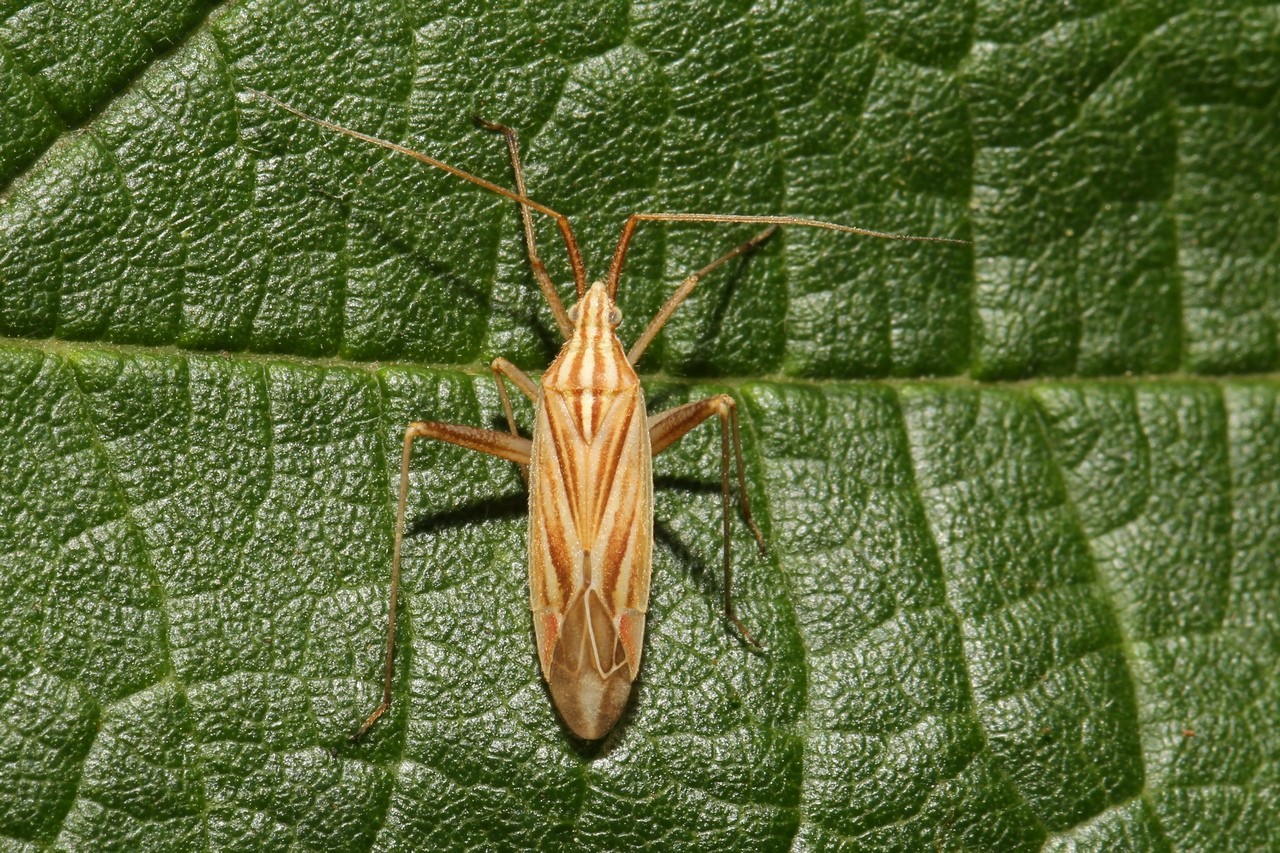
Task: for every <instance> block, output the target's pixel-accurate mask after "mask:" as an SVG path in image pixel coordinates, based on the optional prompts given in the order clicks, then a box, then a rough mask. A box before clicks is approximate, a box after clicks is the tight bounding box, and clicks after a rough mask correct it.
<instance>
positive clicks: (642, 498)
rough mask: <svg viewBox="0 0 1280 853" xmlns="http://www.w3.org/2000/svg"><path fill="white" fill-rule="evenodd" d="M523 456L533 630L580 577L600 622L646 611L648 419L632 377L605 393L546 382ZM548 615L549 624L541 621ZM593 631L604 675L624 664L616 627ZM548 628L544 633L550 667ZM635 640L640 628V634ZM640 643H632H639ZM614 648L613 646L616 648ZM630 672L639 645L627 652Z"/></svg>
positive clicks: (559, 614)
mask: <svg viewBox="0 0 1280 853" xmlns="http://www.w3.org/2000/svg"><path fill="white" fill-rule="evenodd" d="M542 403H543V404H542V406H540V407H539V413H538V420H537V424H536V426H535V428H534V437H533V450H532V454H531V458H530V468H531V476H530V494H529V590H530V596H531V605H532V607H533V611H534V614H535V623H536V624H538V628H539V634H540V635H543V634H544V633H545V629H546V628H552V629H553V630H554V634H558V633H559V631H558V628H559V620H561V619H563V617H564V614H565V613H566V611H567V610H568V608H569V606H570V604H571V603H572V602H573V600H574V597H575V595H577V593H578V592H579V591H581V590H583V588H584V587H589V588H590V589H592V590H594V592H595V595H592V596H590V597H589V598H588V604H587V606H588V607H591V606H602V607H603V609H604V610H605V612H604V613H601V614H596V615H594V616H593V617H592V619H591V620H590V621H593V622H594V621H598V620H599V619H601V618H604V619H607V623H605V622H601V623H600V627H601V628H602V629H605V628H606V626H611V633H613V634H616V633H617V632H618V631H619V627H618V626H619V619H620V617H621V616H622V615H623V614H624V613H626V612H627V611H634V612H635V614H636V615H640V614H643V613H644V612H645V610H646V608H647V606H648V600H649V572H650V566H651V561H652V556H653V475H652V462H651V457H650V451H649V430H648V420H647V417H646V414H645V408H644V397H643V394H642V392H641V390H640V387H639V385H638V384H636V385H635V386H634V387H632V388H627V389H625V390H618V391H616V392H611V393H604V394H602V393H599V392H593V391H589V390H581V389H574V390H573V391H569V392H562V391H558V390H550V389H547V388H546V387H544V393H543V401H542ZM548 617H552V618H554V619H555V620H556V621H555V624H554V625H552V624H548V623H547V619H548ZM601 633H602V632H601V631H596V632H595V635H594V636H595V642H596V643H597V644H598V645H597V653H596V655H595V656H594V657H595V661H596V663H597V668H598V669H600V670H602V671H600V675H601V676H602V677H604V676H607V675H608V674H609V670H611V669H612V668H615V667H616V666H617V665H619V664H621V663H622V661H621V660H619V657H620V655H619V654H617V652H616V651H615V650H614V649H613V648H611V647H605V643H606V641H608V645H609V646H612V645H613V639H614V637H608V636H600V634H601ZM554 634H553V635H552V636H551V637H547V638H546V639H549V640H552V642H551V643H546V642H542V640H543V639H544V637H543V636H539V640H540V642H539V653H540V655H541V656H542V664H543V671H544V673H545V674H548V677H549V672H550V656H551V653H552V651H553V649H552V646H553V645H554ZM637 640H638V638H637ZM637 645H638V643H637ZM619 651H620V650H619ZM625 658H626V660H625V662H626V663H627V664H628V669H630V670H631V673H630V675H631V678H634V677H635V670H636V669H638V667H639V655H638V654H634V655H632V654H626V655H625Z"/></svg>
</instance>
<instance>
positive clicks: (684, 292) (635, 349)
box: [627, 225, 778, 365]
mask: <svg viewBox="0 0 1280 853" xmlns="http://www.w3.org/2000/svg"><path fill="white" fill-rule="evenodd" d="M777 230H778V226H776V225H771V226H769V227H768V228H766V229H765V230H763V231H761V232H760V233H759V234H757V235H756V236H754V237H752V238H751V239H750V240H748V241H746V242H745V243H742V244H741V245H739V246H737V247H735V248H733V249H731V250H730V251H728V252H725V253H724V254H723V255H721V256H720V257H718V258H716V259H715V260H714V261H712V262H711V263H709V264H707V265H706V266H705V267H703V268H702V269H700V270H698V271H697V272H696V273H694V274H693V275H691V276H689V277H688V278H686V279H685V280H684V281H682V282H680V286H679V287H677V288H676V290H675V293H672V294H671V297H670V298H669V299H667V301H666V303H665V304H664V305H663V306H662V308H661V309H659V310H658V313H657V314H654V315H653V319H652V320H650V321H649V325H647V326H645V327H644V331H643V332H642V333H641V334H640V337H638V338H636V342H635V343H634V344H632V345H631V352H629V353H627V361H629V362H631V364H632V365H634V364H635V363H636V362H638V361H639V360H640V356H642V355H644V351H645V350H646V349H648V348H649V344H651V343H653V339H654V338H655V337H657V335H658V332H660V331H662V327H663V326H665V325H667V321H668V320H670V319H671V315H672V314H674V313H675V311H676V309H677V308H679V307H680V303H681V302H684V301H685V299H687V298H688V296H689V294H690V293H693V289H694V288H695V287H697V286H698V282H699V281H701V280H702V277H703V276H705V275H706V274H707V273H709V272H711V271H712V270H713V269H715V268H716V267H718V266H720V265H721V264H725V263H728V262H729V261H731V260H733V259H734V258H736V257H738V256H739V255H745V254H746V253H747V252H750V251H751V250H752V249H754V248H755V247H756V246H759V245H760V244H761V243H763V242H764V241H765V240H768V239H769V238H770V237H772V236H773V232H775V231H777Z"/></svg>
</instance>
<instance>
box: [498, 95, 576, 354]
mask: <svg viewBox="0 0 1280 853" xmlns="http://www.w3.org/2000/svg"><path fill="white" fill-rule="evenodd" d="M473 118H474V119H475V122H476V124H478V125H480V126H481V127H483V128H485V129H486V130H492V131H493V132H494V133H501V134H502V135H503V137H505V138H506V140H507V151H508V152H509V153H510V154H511V171H512V172H514V173H515V177H516V192H517V193H519V194H520V195H522V196H527V195H528V193H527V192H525V186H524V166H522V165H521V164H520V145H519V143H517V142H516V132H515V131H514V130H512V129H511V128H509V127H507V126H506V125H505V124H497V123H496V122H491V121H485V120H484V119H482V118H480V117H479V116H473ZM520 220H521V221H522V222H523V223H524V243H525V246H526V247H527V248H528V250H529V266H530V267H532V268H533V277H534V278H535V279H537V281H538V287H539V289H541V290H542V295H543V296H544V297H545V298H546V300H547V304H548V305H550V306H551V314H552V315H553V316H554V317H555V318H556V325H557V326H559V327H560V334H561V335H563V336H564V337H565V338H566V339H568V337H569V335H571V334H572V333H573V323H571V322H569V314H568V312H567V311H565V310H564V303H563V302H561V301H560V295H559V294H558V293H556V286H555V284H553V283H552V281H551V276H550V275H549V274H548V273H547V267H546V265H545V264H543V263H542V259H541V258H540V257H538V246H537V241H536V240H535V238H534V234H533V212H532V211H531V210H530V209H529V208H528V207H526V206H525V205H523V204H522V205H520ZM574 278H575V281H574V286H575V287H576V288H577V292H578V298H579V299H581V298H582V289H583V286H584V284H585V283H586V272H585V270H584V271H583V274H582V275H581V276H578V275H576V273H575V276H574Z"/></svg>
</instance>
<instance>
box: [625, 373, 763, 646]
mask: <svg viewBox="0 0 1280 853" xmlns="http://www.w3.org/2000/svg"><path fill="white" fill-rule="evenodd" d="M712 415H719V416H720V505H721V516H722V518H723V522H724V615H725V618H727V619H728V620H729V621H730V622H732V623H733V624H734V626H735V627H737V629H738V630H739V631H741V632H742V638H743V639H744V640H746V641H747V643H748V644H750V645H751V646H753V647H755V648H757V649H761V648H763V646H761V645H760V643H758V642H757V641H756V638H755V637H753V636H752V635H751V632H750V631H748V630H747V627H746V626H745V625H743V624H742V620H741V619H739V618H738V614H737V613H735V612H734V609H733V562H732V560H731V557H730V551H729V514H730V504H731V503H732V500H731V498H730V494H729V444H730V440H731V439H732V443H733V457H734V461H735V462H736V463H737V468H738V506H739V507H741V509H742V515H743V517H744V518H745V519H746V520H747V526H748V527H750V528H751V533H752V534H753V535H754V536H755V537H756V543H757V544H758V545H759V546H760V553H762V554H763V553H765V552H766V550H767V549H766V548H765V543H764V534H763V533H761V532H760V528H759V527H757V526H756V521H755V519H754V518H752V517H751V501H750V499H749V498H748V497H747V481H746V476H745V474H744V473H743V470H742V439H741V437H740V436H739V434H738V404H737V403H736V402H735V401H734V399H733V398H732V397H730V396H729V395H728V394H718V395H716V396H715V397H708V398H706V399H705V400H697V401H695V402H692V403H686V404H684V405H683V406H676V407H675V408H674V409H668V410H667V411H665V412H659V413H658V414H656V415H652V416H650V418H649V444H650V445H651V446H652V448H653V454H654V455H655V456H657V455H658V454H659V453H661V452H662V451H664V450H666V449H667V448H668V447H670V446H671V445H673V444H675V443H676V442H677V441H679V440H680V439H681V438H682V437H683V436H684V435H685V433H687V432H689V430H691V429H693V428H694V427H696V426H697V425H698V424H700V423H702V422H703V421H705V420H706V419H707V418H709V417H711V416H712Z"/></svg>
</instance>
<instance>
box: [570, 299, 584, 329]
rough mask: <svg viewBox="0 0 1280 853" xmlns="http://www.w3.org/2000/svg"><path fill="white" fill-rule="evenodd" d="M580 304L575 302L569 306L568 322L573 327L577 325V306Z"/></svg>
mask: <svg viewBox="0 0 1280 853" xmlns="http://www.w3.org/2000/svg"><path fill="white" fill-rule="evenodd" d="M580 304H581V303H578V302H575V303H573V304H572V305H570V306H569V322H570V323H572V324H573V325H575V326H576V325H578V305H580Z"/></svg>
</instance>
